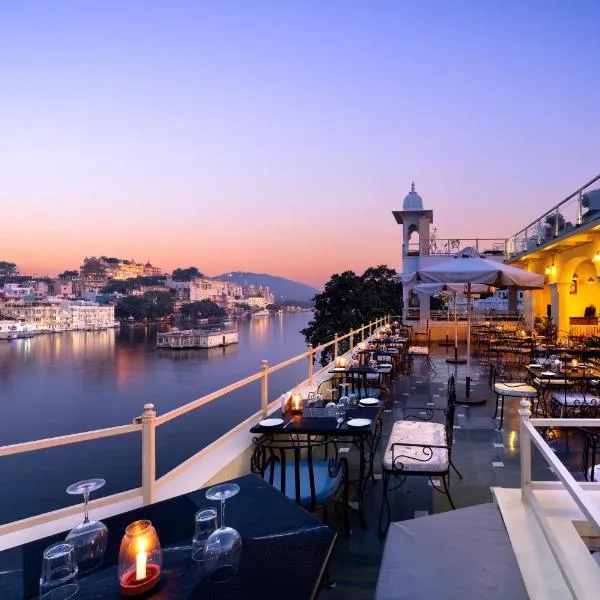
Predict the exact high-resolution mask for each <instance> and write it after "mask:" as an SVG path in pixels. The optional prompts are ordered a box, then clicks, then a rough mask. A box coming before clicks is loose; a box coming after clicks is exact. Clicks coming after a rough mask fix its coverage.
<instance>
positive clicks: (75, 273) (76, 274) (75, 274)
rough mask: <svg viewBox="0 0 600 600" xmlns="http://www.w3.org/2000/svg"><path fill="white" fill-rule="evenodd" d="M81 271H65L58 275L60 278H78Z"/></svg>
mask: <svg viewBox="0 0 600 600" xmlns="http://www.w3.org/2000/svg"><path fill="white" fill-rule="evenodd" d="M77 277H79V271H63V272H62V273H60V274H59V275H58V278H59V279H77Z"/></svg>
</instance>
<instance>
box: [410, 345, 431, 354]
mask: <svg viewBox="0 0 600 600" xmlns="http://www.w3.org/2000/svg"><path fill="white" fill-rule="evenodd" d="M408 353H409V354H418V355H419V356H429V348H428V347H427V346H410V347H409V349H408Z"/></svg>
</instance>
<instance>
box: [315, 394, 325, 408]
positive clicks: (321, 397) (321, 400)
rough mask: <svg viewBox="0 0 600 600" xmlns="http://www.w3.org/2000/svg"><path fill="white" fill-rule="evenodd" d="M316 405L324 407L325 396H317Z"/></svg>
mask: <svg viewBox="0 0 600 600" xmlns="http://www.w3.org/2000/svg"><path fill="white" fill-rule="evenodd" d="M315 404H316V405H317V407H321V406H323V396H322V394H317V395H316V396H315Z"/></svg>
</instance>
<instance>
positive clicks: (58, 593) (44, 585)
mask: <svg viewBox="0 0 600 600" xmlns="http://www.w3.org/2000/svg"><path fill="white" fill-rule="evenodd" d="M77 572H78V569H77V561H76V560H75V550H74V548H73V546H72V545H71V544H65V543H59V544H52V546H48V548H46V549H45V550H44V556H43V558H42V575H41V577H40V600H67V599H68V598H73V597H74V596H75V594H77V591H78V590H79V583H78V582H77Z"/></svg>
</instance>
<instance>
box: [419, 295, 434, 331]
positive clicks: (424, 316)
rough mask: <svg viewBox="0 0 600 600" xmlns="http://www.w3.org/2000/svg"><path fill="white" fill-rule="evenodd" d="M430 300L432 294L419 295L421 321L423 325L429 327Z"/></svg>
mask: <svg viewBox="0 0 600 600" xmlns="http://www.w3.org/2000/svg"><path fill="white" fill-rule="evenodd" d="M430 298H431V294H419V321H420V323H421V325H427V322H428V321H429V307H430V306H431V301H430Z"/></svg>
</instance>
